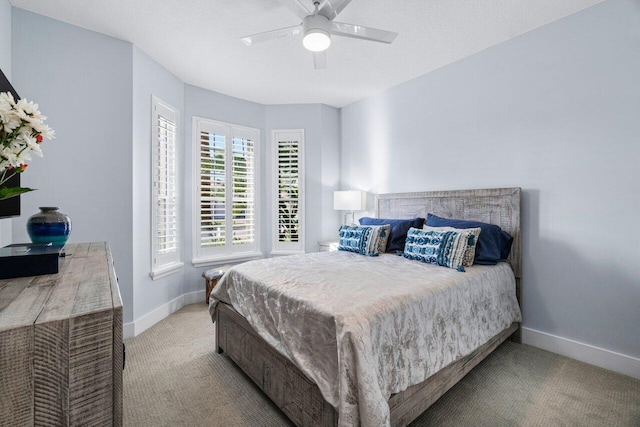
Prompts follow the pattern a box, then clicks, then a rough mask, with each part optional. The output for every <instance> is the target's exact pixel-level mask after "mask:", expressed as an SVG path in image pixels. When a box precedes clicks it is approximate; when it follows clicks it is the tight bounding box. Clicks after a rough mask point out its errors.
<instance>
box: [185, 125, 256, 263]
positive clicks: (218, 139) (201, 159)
mask: <svg viewBox="0 0 640 427" xmlns="http://www.w3.org/2000/svg"><path fill="white" fill-rule="evenodd" d="M193 129H194V131H193V135H194V148H195V149H194V152H195V159H194V161H195V167H194V171H195V176H194V182H195V184H196V188H197V189H196V194H195V205H194V209H193V210H194V213H195V216H194V221H193V222H194V239H193V240H194V252H193V253H194V260H193V264H194V265H195V266H202V265H207V264H213V263H215V262H216V261H221V260H227V259H247V258H255V257H259V256H261V255H262V254H261V253H260V245H259V226H258V225H259V221H258V218H259V215H258V207H259V200H258V191H257V189H258V176H259V173H258V165H259V162H258V159H259V158H260V157H259V144H258V141H259V140H260V131H259V130H258V129H252V128H247V127H243V126H238V125H233V124H229V123H222V122H216V121H213V120H207V119H202V118H197V117H194V119H193Z"/></svg>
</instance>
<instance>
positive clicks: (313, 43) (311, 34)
mask: <svg viewBox="0 0 640 427" xmlns="http://www.w3.org/2000/svg"><path fill="white" fill-rule="evenodd" d="M302 45H303V46H304V47H305V48H306V49H307V50H310V51H311V52H322V51H324V50H327V49H328V48H329V46H331V36H330V35H329V32H327V31H324V30H321V29H320V28H312V29H310V30H308V31H306V32H305V34H304V38H303V39H302Z"/></svg>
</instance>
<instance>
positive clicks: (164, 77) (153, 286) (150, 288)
mask: <svg viewBox="0 0 640 427" xmlns="http://www.w3.org/2000/svg"><path fill="white" fill-rule="evenodd" d="M152 95H155V96H157V97H158V98H160V99H161V100H163V101H164V102H166V103H168V104H169V105H171V106H172V107H174V108H175V109H177V110H179V111H180V115H181V117H180V120H181V123H180V136H179V138H180V141H179V148H180V151H179V158H180V159H182V158H183V156H184V147H185V140H184V129H185V126H186V125H187V123H185V121H184V117H182V115H183V113H184V105H183V102H184V84H183V83H182V81H181V80H180V79H178V78H177V77H175V76H174V75H173V74H171V73H169V72H168V71H167V70H166V69H164V68H163V67H162V66H161V65H160V64H158V63H157V62H156V61H154V60H153V59H152V58H151V57H149V55H147V54H146V53H144V52H143V51H141V50H140V49H138V48H137V47H135V46H134V47H133V164H134V165H135V167H134V168H133V169H132V171H131V172H132V180H133V224H132V225H133V235H132V236H133V283H134V287H133V303H134V304H133V318H134V319H138V318H140V317H141V316H143V315H145V314H147V313H149V312H150V311H153V310H154V309H156V308H158V307H160V306H162V305H163V304H166V303H167V302H168V301H171V300H173V299H174V298H177V297H179V296H180V295H182V293H183V281H184V269H181V270H178V271H176V272H174V273H173V274H171V275H169V276H166V277H163V278H161V279H157V280H151V277H150V276H149V272H150V271H151V158H152V150H151V147H152V145H151V144H152V143H151V128H152V123H151V96H152ZM181 167H182V163H181ZM185 172H186V171H185V170H184V168H183V170H181V171H180V175H181V176H183V175H184V173H185ZM182 214H184V213H182ZM183 216H184V215H183Z"/></svg>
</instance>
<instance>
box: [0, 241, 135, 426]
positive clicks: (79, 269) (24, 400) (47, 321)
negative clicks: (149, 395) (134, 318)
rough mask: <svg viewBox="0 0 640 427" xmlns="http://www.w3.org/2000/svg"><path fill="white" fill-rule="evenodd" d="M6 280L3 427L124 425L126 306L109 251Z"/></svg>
mask: <svg viewBox="0 0 640 427" xmlns="http://www.w3.org/2000/svg"><path fill="white" fill-rule="evenodd" d="M65 252H66V254H67V257H66V258H61V263H60V272H59V273H58V274H51V275H44V276H32V277H21V278H16V279H3V280H0V426H9V425H10V426H34V425H51V426H79V425H91V426H121V425H122V369H123V349H122V299H121V298H120V290H119V289H118V282H117V279H116V274H115V270H114V267H113V260H112V258H111V252H110V251H109V247H108V246H107V244H106V243H104V242H99V243H80V244H68V245H67V246H66V247H65Z"/></svg>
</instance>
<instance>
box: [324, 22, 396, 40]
mask: <svg viewBox="0 0 640 427" xmlns="http://www.w3.org/2000/svg"><path fill="white" fill-rule="evenodd" d="M331 34H334V35H336V36H344V37H353V38H356V39H362V40H371V41H374V42H380V43H391V42H393V41H394V40H395V39H396V37H398V33H394V32H393V31H385V30H378V29H377V28H369V27H363V26H362V25H353V24H344V23H342V22H332V23H331Z"/></svg>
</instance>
